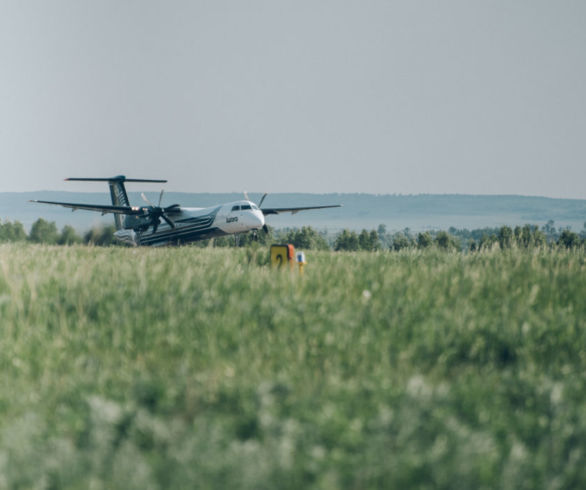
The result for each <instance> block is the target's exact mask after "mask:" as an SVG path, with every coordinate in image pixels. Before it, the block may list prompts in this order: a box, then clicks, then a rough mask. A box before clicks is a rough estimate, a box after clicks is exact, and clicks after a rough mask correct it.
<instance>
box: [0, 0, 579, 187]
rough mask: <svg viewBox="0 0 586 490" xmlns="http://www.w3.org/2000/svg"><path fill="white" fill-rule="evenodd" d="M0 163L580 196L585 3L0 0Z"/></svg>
mask: <svg viewBox="0 0 586 490" xmlns="http://www.w3.org/2000/svg"><path fill="white" fill-rule="evenodd" d="M0 170H1V174H0V175H1V177H0V191H24V190H40V189H55V190H57V189H66V190H72V191H78V190H94V191H101V190H104V191H105V188H104V189H102V188H101V187H99V186H97V187H96V186H95V185H93V186H91V185H89V187H88V186H87V185H85V184H84V185H77V184H76V185H74V184H72V183H67V184H66V183H64V182H63V180H62V179H63V178H64V177H68V176H90V177H102V176H111V175H117V174H126V175H127V176H128V177H135V178H141V177H142V178H166V179H168V180H169V183H168V184H167V185H166V189H167V190H177V191H188V192H229V191H240V190H243V189H247V190H249V191H271V192H369V193H399V194H417V193H465V194H525V195H542V196H551V197H571V198H586V2H585V1H584V0H575V1H571V0H563V1H562V0H558V1H554V0H550V1H541V0H502V1H496V0H486V1H471V0H461V1H451V0H450V1H448V0H444V1H441V2H438V1H435V0H429V1H417V0H405V1H400V2H399V1H391V0H387V1H369V0H359V1H344V0H336V1H320V0H311V1H302V0H296V1H287V2H285V1H278V0H266V1H256V0H249V1H238V0H234V1H221V0H213V1H212V0H210V1H195V0H194V1H169V0H166V1H153V0H148V1H145V0H135V1H130V0H108V1H104V0H99V1H98V0H94V1H89V0H51V1H47V0H37V1H32V0H31V1H26V0H0Z"/></svg>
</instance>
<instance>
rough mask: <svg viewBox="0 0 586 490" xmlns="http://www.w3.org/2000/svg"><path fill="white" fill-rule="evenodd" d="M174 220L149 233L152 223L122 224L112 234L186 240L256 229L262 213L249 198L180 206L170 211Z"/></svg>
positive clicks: (155, 241)
mask: <svg viewBox="0 0 586 490" xmlns="http://www.w3.org/2000/svg"><path fill="white" fill-rule="evenodd" d="M171 219H172V220H173V222H174V224H175V228H172V227H171V226H170V225H168V224H167V223H166V222H164V221H162V222H161V223H160V225H159V226H158V228H157V231H156V233H153V227H152V226H151V227H149V228H148V229H146V230H140V229H137V228H125V229H122V230H118V231H117V232H116V233H115V236H116V238H118V239H119V240H121V241H124V242H127V243H131V244H133V245H153V246H157V245H166V244H171V243H187V242H191V241H195V240H202V239H205V238H212V237H215V236H223V235H232V234H236V233H246V232H248V231H252V230H260V229H261V228H262V227H263V226H264V224H265V217H264V214H263V213H262V211H261V210H260V209H259V208H258V206H257V205H256V204H254V203H253V202H251V201H246V200H242V201H233V202H229V203H225V204H220V205H217V206H211V207H208V208H184V207H181V208H179V209H178V211H176V212H174V213H173V214H172V215H171Z"/></svg>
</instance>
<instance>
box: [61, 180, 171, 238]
mask: <svg viewBox="0 0 586 490" xmlns="http://www.w3.org/2000/svg"><path fill="white" fill-rule="evenodd" d="M65 180H77V181H83V182H108V186H109V187H110V196H111V197H112V204H113V205H114V206H130V202H129V201H128V194H126V188H125V187H124V182H151V183H153V182H157V183H165V182H167V181H166V180H152V179H127V178H126V177H125V176H124V175H117V176H116V177H110V178H107V179H101V178H85V177H70V178H68V179H65ZM123 216H124V215H121V214H114V222H115V223H116V229H117V230H121V229H123V228H124V218H123Z"/></svg>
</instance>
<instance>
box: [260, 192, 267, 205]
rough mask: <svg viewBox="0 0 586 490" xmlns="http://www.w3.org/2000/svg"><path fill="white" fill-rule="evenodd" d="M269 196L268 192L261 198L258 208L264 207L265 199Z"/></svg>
mask: <svg viewBox="0 0 586 490" xmlns="http://www.w3.org/2000/svg"><path fill="white" fill-rule="evenodd" d="M268 195H269V193H268V192H265V193H264V194H263V195H262V197H261V198H260V202H259V203H258V207H259V208H260V207H261V206H262V203H263V201H264V200H265V197H267V196H268Z"/></svg>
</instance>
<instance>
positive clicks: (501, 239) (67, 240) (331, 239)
mask: <svg viewBox="0 0 586 490" xmlns="http://www.w3.org/2000/svg"><path fill="white" fill-rule="evenodd" d="M115 231H116V229H115V227H114V226H112V225H110V226H104V227H100V228H92V229H91V230H89V231H87V232H86V233H84V234H82V235H80V234H78V233H77V231H76V230H75V229H74V228H73V227H71V226H68V225H67V226H64V227H63V228H62V229H61V231H59V230H58V229H57V226H56V225H55V223H54V222H48V221H45V220H44V219H42V218H39V219H38V220H37V221H35V222H34V223H33V225H32V227H31V230H30V232H29V233H28V234H27V232H26V230H25V229H24V226H23V225H22V223H20V222H18V221H15V222H10V221H6V222H4V223H2V222H0V242H24V241H28V242H32V243H44V244H49V245H74V244H88V245H98V246H109V245H121V246H125V245H123V244H121V243H120V242H118V241H117V240H116V239H115V238H114V232H115ZM272 243H291V244H293V245H294V246H295V248H298V249H301V250H335V251H369V252H376V251H379V250H392V251H399V250H403V249H428V248H436V249H439V250H447V251H470V252H474V251H481V250H490V249H494V248H499V249H503V250H506V249H510V248H535V247H563V248H568V249H572V248H581V247H582V248H586V223H584V229H583V230H582V232H581V233H580V234H578V233H575V232H573V231H571V230H570V229H568V228H556V227H555V226H554V222H553V221H549V222H548V223H547V224H546V225H544V226H542V227H541V228H539V227H538V226H535V225H524V226H516V227H514V228H511V227H509V226H501V227H498V228H482V229H475V230H467V229H456V228H450V229H449V230H448V231H443V230H440V231H425V232H419V233H412V232H411V230H409V228H406V229H404V230H403V231H399V232H394V233H388V232H387V230H386V227H385V225H382V224H381V225H379V226H378V228H377V230H362V231H361V232H358V233H357V232H355V231H351V230H347V229H345V230H342V231H341V232H339V233H337V234H330V233H328V232H327V231H317V230H315V229H314V228H312V227H310V226H304V227H302V228H300V229H297V228H294V229H283V230H275V229H274V228H270V227H269V228H268V232H265V231H262V230H261V231H258V232H256V233H247V234H243V235H231V236H225V237H219V238H213V239H209V240H201V241H198V242H194V243H193V245H194V246H197V247H210V246H211V247H247V246H250V245H252V244H254V245H256V246H258V245H270V244H272Z"/></svg>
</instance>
